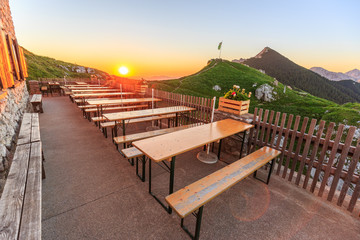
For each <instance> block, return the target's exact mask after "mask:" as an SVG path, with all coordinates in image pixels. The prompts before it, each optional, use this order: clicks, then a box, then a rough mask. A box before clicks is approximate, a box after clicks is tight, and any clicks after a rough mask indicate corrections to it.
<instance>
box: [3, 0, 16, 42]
mask: <svg viewBox="0 0 360 240" xmlns="http://www.w3.org/2000/svg"><path fill="white" fill-rule="evenodd" d="M0 24H1V26H0V27H1V28H2V29H3V30H4V31H5V32H6V33H7V34H9V35H10V37H11V38H13V39H16V37H15V30H14V23H13V20H12V17H11V11H10V6H9V0H0Z"/></svg>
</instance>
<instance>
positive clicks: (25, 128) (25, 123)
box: [17, 113, 32, 145]
mask: <svg viewBox="0 0 360 240" xmlns="http://www.w3.org/2000/svg"><path fill="white" fill-rule="evenodd" d="M31 119H32V114H31V113H24V116H23V119H22V122H21V127H20V132H19V136H18V140H17V145H21V144H25V143H30V141H31Z"/></svg>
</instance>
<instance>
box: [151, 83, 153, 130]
mask: <svg viewBox="0 0 360 240" xmlns="http://www.w3.org/2000/svg"><path fill="white" fill-rule="evenodd" d="M151 109H152V112H154V89H153V88H152V89H151ZM151 126H152V127H154V121H152V123H151Z"/></svg>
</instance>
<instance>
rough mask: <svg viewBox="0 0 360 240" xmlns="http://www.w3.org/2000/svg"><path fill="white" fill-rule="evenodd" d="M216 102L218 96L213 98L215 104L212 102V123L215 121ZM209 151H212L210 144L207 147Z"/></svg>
mask: <svg viewBox="0 0 360 240" xmlns="http://www.w3.org/2000/svg"><path fill="white" fill-rule="evenodd" d="M215 102H216V97H214V98H213V104H212V105H213V107H212V110H211V123H213V121H214V112H215ZM209 151H210V144H208V147H207V154H209Z"/></svg>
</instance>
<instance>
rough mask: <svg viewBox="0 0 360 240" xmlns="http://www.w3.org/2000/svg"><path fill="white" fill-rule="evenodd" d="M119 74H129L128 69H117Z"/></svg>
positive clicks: (123, 67) (122, 67)
mask: <svg viewBox="0 0 360 240" xmlns="http://www.w3.org/2000/svg"><path fill="white" fill-rule="evenodd" d="M119 73H120V74H121V75H126V74H128V73H129V69H128V68H127V67H125V66H121V67H120V68H119Z"/></svg>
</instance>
